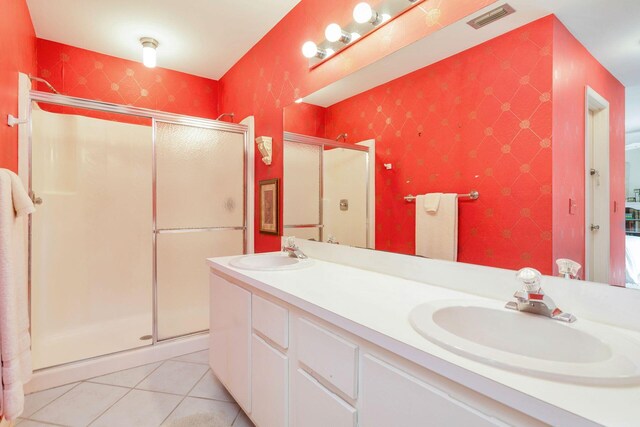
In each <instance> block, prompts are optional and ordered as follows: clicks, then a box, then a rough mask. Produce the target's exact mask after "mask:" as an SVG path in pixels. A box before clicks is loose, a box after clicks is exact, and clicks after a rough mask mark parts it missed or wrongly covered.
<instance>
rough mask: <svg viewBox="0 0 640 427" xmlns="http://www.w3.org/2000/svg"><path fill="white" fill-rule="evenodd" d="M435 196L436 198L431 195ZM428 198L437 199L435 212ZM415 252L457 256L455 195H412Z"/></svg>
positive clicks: (424, 255)
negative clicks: (431, 209)
mask: <svg viewBox="0 0 640 427" xmlns="http://www.w3.org/2000/svg"><path fill="white" fill-rule="evenodd" d="M434 195H438V197H437V198H436V197H434ZM430 199H439V202H438V206H437V207H436V210H435V211H428V210H427V206H429V207H432V206H433V204H432V203H431V202H429V203H428V201H429V200H430ZM416 255H420V256H423V257H427V258H433V259H443V260H447V261H456V260H457V259H458V195H457V194H455V193H453V194H441V193H434V194H426V195H423V196H418V197H417V198H416Z"/></svg>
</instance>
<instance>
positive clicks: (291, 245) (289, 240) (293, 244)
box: [286, 236, 297, 249]
mask: <svg viewBox="0 0 640 427" xmlns="http://www.w3.org/2000/svg"><path fill="white" fill-rule="evenodd" d="M286 247H287V248H292V249H293V248H297V246H296V238H295V237H293V236H289V237H287V243H286Z"/></svg>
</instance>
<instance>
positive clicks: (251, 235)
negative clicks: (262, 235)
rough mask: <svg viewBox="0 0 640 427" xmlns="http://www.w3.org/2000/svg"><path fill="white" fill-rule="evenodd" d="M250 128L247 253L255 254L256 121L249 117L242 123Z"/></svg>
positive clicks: (248, 146)
mask: <svg viewBox="0 0 640 427" xmlns="http://www.w3.org/2000/svg"><path fill="white" fill-rule="evenodd" d="M240 124H241V125H245V126H247V128H248V137H247V138H248V139H249V141H248V143H247V190H246V191H247V230H246V233H247V253H248V254H252V253H254V252H255V228H256V227H255V218H254V216H255V186H256V155H255V151H256V145H255V139H256V120H255V117H254V116H249V117H246V118H245V119H243V120H242V121H241V122H240Z"/></svg>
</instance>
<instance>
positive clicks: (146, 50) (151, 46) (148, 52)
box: [140, 37, 158, 68]
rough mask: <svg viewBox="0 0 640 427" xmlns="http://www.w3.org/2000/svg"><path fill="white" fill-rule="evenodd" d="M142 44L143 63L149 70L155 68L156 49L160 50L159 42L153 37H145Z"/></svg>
mask: <svg viewBox="0 0 640 427" xmlns="http://www.w3.org/2000/svg"><path fill="white" fill-rule="evenodd" d="M140 43H141V44H142V63H143V64H144V66H145V67H147V68H155V66H156V62H157V57H156V49H157V48H158V41H157V40H156V39H153V38H151V37H143V38H141V39H140Z"/></svg>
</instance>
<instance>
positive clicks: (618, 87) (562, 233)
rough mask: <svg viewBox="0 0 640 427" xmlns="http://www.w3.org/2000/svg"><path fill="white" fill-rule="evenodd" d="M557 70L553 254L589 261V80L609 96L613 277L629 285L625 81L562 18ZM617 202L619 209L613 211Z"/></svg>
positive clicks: (555, 45)
mask: <svg viewBox="0 0 640 427" xmlns="http://www.w3.org/2000/svg"><path fill="white" fill-rule="evenodd" d="M553 70H554V76H555V78H554V80H553V97H554V99H555V101H554V104H553V105H554V109H553V139H554V141H556V143H555V144H554V149H553V204H554V208H555V209H554V218H553V224H554V226H553V234H554V239H553V242H554V244H553V256H554V259H555V258H571V259H575V260H576V261H578V262H580V263H582V264H583V265H584V259H585V248H584V239H585V223H584V213H585V198H584V195H585V194H584V193H585V174H584V164H585V149H584V143H585V142H584V141H585V133H584V129H585V87H586V86H590V87H591V88H592V89H594V90H595V91H596V92H598V93H599V94H600V95H601V96H603V97H604V98H605V99H607V100H608V101H609V108H610V123H609V125H610V135H611V137H610V153H609V156H610V157H609V162H610V164H611V165H612V166H611V168H610V173H611V182H610V185H611V190H610V191H611V193H610V194H611V201H612V202H611V206H610V212H611V256H610V260H611V261H610V268H611V276H610V282H611V283H612V284H616V285H620V286H624V283H625V271H624V267H625V254H624V245H625V240H624V239H625V230H624V205H625V193H624V191H625V190H624V185H625V184H624V179H625V178H624V144H625V142H624V139H625V135H624V108H625V107H624V103H625V94H624V86H623V85H622V84H621V83H620V82H619V81H618V80H617V79H616V78H615V77H613V76H612V75H611V73H609V72H608V71H607V70H606V69H605V68H604V67H603V66H602V65H600V63H599V62H598V61H597V60H596V59H595V58H594V57H593V56H591V54H590V53H589V52H588V51H587V50H586V49H585V48H584V47H583V46H582V45H581V44H580V42H578V41H577V40H576V39H575V38H574V37H573V36H572V35H571V33H570V32H569V31H568V30H567V29H566V27H565V26H564V25H562V23H561V22H560V21H558V20H557V19H554V41H553ZM560 142H561V143H560ZM569 198H572V199H574V200H575V201H577V203H578V210H577V212H576V214H575V215H570V214H569V210H568V206H569ZM614 203H616V204H617V207H618V210H617V212H614V206H613V205H614ZM582 273H583V274H584V272H582Z"/></svg>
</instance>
